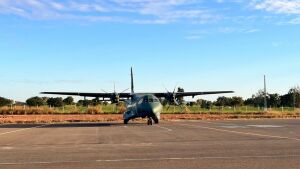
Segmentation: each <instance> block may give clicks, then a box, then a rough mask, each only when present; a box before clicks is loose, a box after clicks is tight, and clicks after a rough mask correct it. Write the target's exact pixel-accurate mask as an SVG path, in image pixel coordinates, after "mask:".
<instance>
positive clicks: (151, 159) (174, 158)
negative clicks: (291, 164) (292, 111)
mask: <svg viewBox="0 0 300 169" xmlns="http://www.w3.org/2000/svg"><path fill="white" fill-rule="evenodd" d="M299 157H300V155H257V156H231V157H230V156H215V157H213V156H207V157H169V158H132V159H130V158H128V159H103V160H86V161H80V160H78V161H36V162H34V161H33V162H16V163H14V162H2V163H0V165H32V164H62V163H91V162H138V161H169V160H172V161H183V160H205V159H215V160H218V159H247V158H299Z"/></svg>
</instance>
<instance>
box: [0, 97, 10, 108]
mask: <svg viewBox="0 0 300 169" xmlns="http://www.w3.org/2000/svg"><path fill="white" fill-rule="evenodd" d="M12 103H13V101H12V100H9V99H6V98H4V97H0V107H2V106H7V105H11V104H12Z"/></svg>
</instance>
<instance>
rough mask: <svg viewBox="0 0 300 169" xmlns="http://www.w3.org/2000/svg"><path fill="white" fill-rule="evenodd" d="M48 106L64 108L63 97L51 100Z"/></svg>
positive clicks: (48, 101)
mask: <svg viewBox="0 0 300 169" xmlns="http://www.w3.org/2000/svg"><path fill="white" fill-rule="evenodd" d="M47 104H48V105H49V106H53V107H62V106H63V105H64V102H63V99H62V98H61V97H56V98H53V97H51V98H49V99H48V100H47Z"/></svg>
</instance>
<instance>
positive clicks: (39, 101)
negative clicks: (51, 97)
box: [26, 96, 46, 106]
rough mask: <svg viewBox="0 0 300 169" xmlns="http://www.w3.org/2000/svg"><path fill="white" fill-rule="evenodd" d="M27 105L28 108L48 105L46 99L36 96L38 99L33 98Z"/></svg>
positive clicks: (28, 100)
mask: <svg viewBox="0 0 300 169" xmlns="http://www.w3.org/2000/svg"><path fill="white" fill-rule="evenodd" d="M26 104H27V105H28V106H43V105H46V101H45V99H43V98H41V97H37V96H36V97H31V98H29V99H27V100H26Z"/></svg>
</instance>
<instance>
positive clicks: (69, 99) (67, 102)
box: [63, 97, 74, 105]
mask: <svg viewBox="0 0 300 169" xmlns="http://www.w3.org/2000/svg"><path fill="white" fill-rule="evenodd" d="M63 102H64V104H65V105H73V104H74V99H73V97H67V98H65V99H64V100H63Z"/></svg>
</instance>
